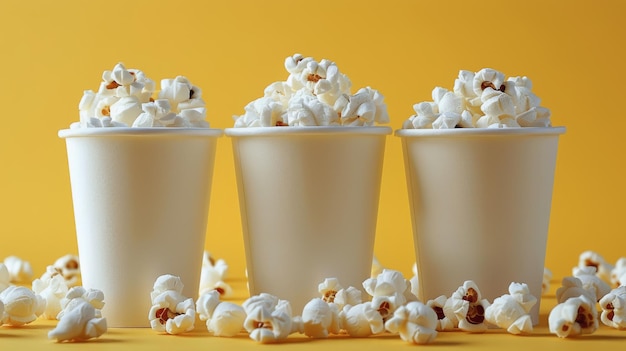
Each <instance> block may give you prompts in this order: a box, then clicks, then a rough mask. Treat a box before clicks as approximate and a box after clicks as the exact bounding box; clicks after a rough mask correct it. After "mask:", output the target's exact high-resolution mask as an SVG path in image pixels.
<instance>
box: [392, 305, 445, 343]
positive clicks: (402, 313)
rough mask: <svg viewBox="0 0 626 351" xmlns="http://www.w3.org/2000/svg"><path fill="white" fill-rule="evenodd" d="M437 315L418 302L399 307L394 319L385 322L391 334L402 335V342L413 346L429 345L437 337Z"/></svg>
mask: <svg viewBox="0 0 626 351" xmlns="http://www.w3.org/2000/svg"><path fill="white" fill-rule="evenodd" d="M437 325H438V320H437V314H436V313H435V311H434V310H433V309H432V308H430V307H428V306H426V305H424V304H423V303H421V302H418V301H411V302H409V303H407V304H406V305H404V306H400V307H398V308H397V309H396V310H395V311H394V313H393V317H391V318H390V319H389V320H387V321H386V322H385V329H386V330H387V331H388V332H390V333H397V334H400V338H402V340H404V341H406V342H409V343H413V344H427V343H430V342H432V341H434V340H435V337H436V336H437V330H436V329H437Z"/></svg>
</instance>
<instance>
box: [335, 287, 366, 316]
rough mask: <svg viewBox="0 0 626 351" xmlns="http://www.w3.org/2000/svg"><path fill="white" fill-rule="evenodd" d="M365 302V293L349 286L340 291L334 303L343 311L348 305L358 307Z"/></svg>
mask: <svg viewBox="0 0 626 351" xmlns="http://www.w3.org/2000/svg"><path fill="white" fill-rule="evenodd" d="M362 302H363V293H362V292H361V290H359V289H357V288H355V287H353V286H349V287H347V288H345V289H340V290H339V291H337V293H336V294H335V299H334V301H333V302H332V303H333V304H335V305H336V306H337V309H338V310H339V311H341V310H342V309H343V308H344V306H346V305H352V306H355V305H358V304H360V303H362Z"/></svg>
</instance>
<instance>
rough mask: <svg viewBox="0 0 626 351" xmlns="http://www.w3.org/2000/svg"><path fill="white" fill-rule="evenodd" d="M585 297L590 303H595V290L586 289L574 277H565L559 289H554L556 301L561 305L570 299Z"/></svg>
mask: <svg viewBox="0 0 626 351" xmlns="http://www.w3.org/2000/svg"><path fill="white" fill-rule="evenodd" d="M581 295H585V296H586V297H587V298H588V299H590V300H591V301H596V300H597V297H596V292H595V290H590V289H586V288H584V287H583V283H582V281H581V280H580V279H578V278H576V277H565V278H563V281H562V282H561V287H560V288H558V289H556V301H557V302H558V303H563V302H565V301H566V300H567V299H569V298H571V297H578V296H581Z"/></svg>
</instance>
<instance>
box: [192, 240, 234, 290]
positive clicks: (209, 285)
mask: <svg viewBox="0 0 626 351" xmlns="http://www.w3.org/2000/svg"><path fill="white" fill-rule="evenodd" d="M227 271H228V265H227V264H226V261H224V260H222V259H219V260H217V261H216V260H215V259H214V258H213V257H212V256H211V254H210V253H209V252H208V251H204V256H203V259H202V270H201V272H200V288H199V294H198V296H202V295H204V294H205V293H207V292H209V291H211V290H216V291H217V292H219V293H220V295H221V296H222V297H229V296H230V295H232V293H233V289H232V288H231V287H230V285H228V284H227V283H225V282H224V279H225V277H226V272H227Z"/></svg>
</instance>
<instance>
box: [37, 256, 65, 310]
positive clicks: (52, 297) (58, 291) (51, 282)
mask: <svg viewBox="0 0 626 351" xmlns="http://www.w3.org/2000/svg"><path fill="white" fill-rule="evenodd" d="M46 273H48V274H44V276H42V278H40V279H35V280H33V283H32V287H33V292H34V293H35V294H38V295H39V296H41V297H42V298H43V299H44V300H45V301H46V308H45V309H44V311H43V313H42V314H41V316H42V317H43V318H45V319H56V318H57V315H58V314H59V312H61V300H62V299H63V298H64V297H65V295H66V294H67V291H68V287H67V283H66V281H65V279H64V278H63V276H61V274H60V273H58V271H57V270H56V269H54V268H53V267H52V266H48V268H47V271H46ZM55 273H56V274H55Z"/></svg>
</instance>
